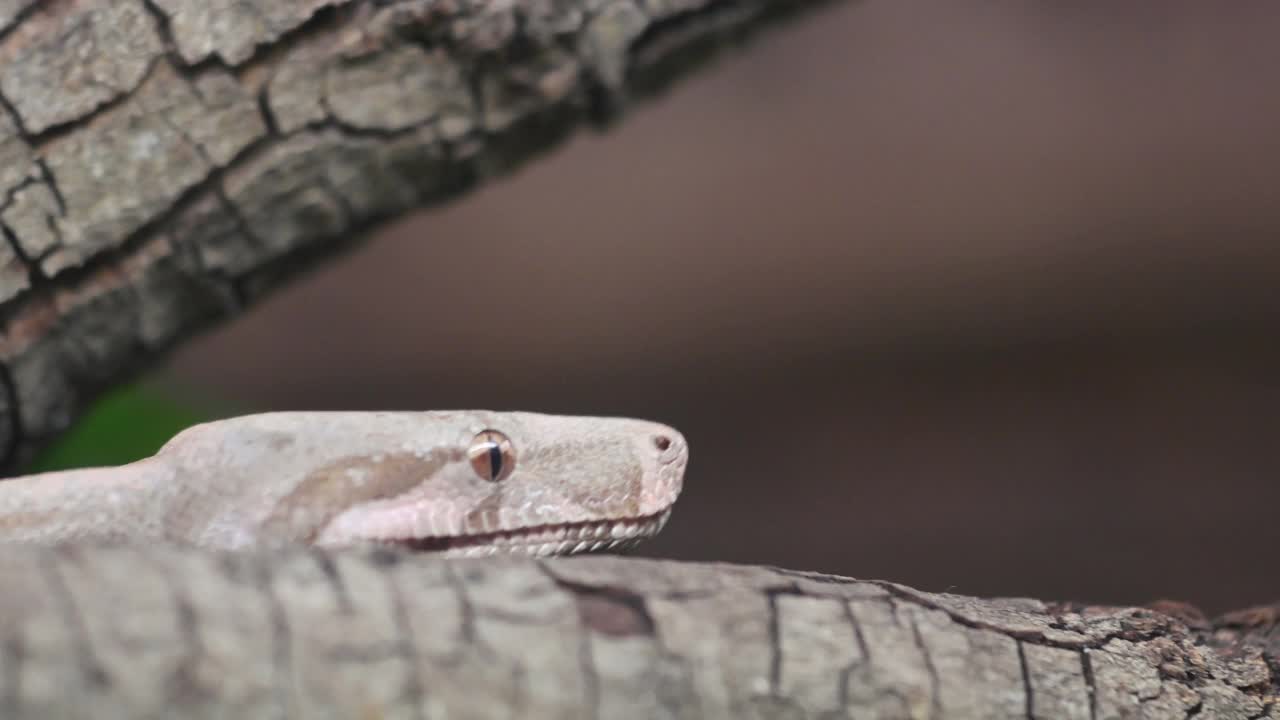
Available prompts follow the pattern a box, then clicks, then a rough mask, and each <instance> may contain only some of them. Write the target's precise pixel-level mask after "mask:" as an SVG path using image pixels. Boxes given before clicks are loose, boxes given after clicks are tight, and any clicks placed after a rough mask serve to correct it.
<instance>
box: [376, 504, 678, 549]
mask: <svg viewBox="0 0 1280 720" xmlns="http://www.w3.org/2000/svg"><path fill="white" fill-rule="evenodd" d="M670 516H671V508H667V509H665V510H661V511H659V512H657V513H654V514H652V515H646V516H642V517H637V518H617V519H611V520H589V521H584V522H569V523H556V524H551V525H535V526H531V527H524V528H518V529H515V530H506V531H499V532H492V533H473V534H468V535H454V536H446V537H428V538H404V539H399V538H385V539H381V540H379V542H380V543H381V544H384V545H391V546H394V547H400V548H404V549H407V550H413V551H416V552H430V553H439V554H440V555H442V556H444V557H487V556H490V555H531V556H535V557H540V556H547V555H571V554H574V553H581V552H591V551H595V550H616V549H621V548H626V547H630V546H632V545H635V544H636V543H638V542H640V541H641V540H644V539H645V538H648V537H651V536H653V535H655V534H656V533H657V532H658V531H659V530H661V529H662V527H663V526H664V525H666V523H667V519H668V518H670Z"/></svg>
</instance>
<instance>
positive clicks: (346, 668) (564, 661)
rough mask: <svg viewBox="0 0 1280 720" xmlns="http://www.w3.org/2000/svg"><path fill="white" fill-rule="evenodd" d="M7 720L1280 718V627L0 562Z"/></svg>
mask: <svg viewBox="0 0 1280 720" xmlns="http://www.w3.org/2000/svg"><path fill="white" fill-rule="evenodd" d="M0 572H3V576H4V577H8V578H23V579H24V581H23V582H21V583H4V584H3V586H0V649H3V651H2V652H0V713H2V714H3V715H4V717H6V718H27V717H31V718H37V717H55V716H58V717H66V716H69V715H74V714H75V713H76V712H78V711H80V712H82V711H83V708H86V707H92V708H94V711H93V714H94V717H95V718H117V717H119V718H124V717H144V716H145V717H159V716H166V715H169V714H172V711H173V710H172V709H173V708H181V709H182V714H183V716H184V717H206V716H208V717H212V716H220V717H225V716H233V717H259V716H266V715H268V714H273V715H275V714H279V715H288V716H290V717H307V718H323V717H388V718H390V717H403V718H417V717H439V716H442V715H447V716H449V717H522V718H544V717H545V718H575V717H607V718H630V717H637V718H639V717H644V718H652V717H697V718H712V717H733V718H752V717H759V718H766V717H767V718H776V717H788V718H834V717H857V718H866V717H883V718H944V717H945V718H982V719H986V718H1019V719H1022V718H1028V717H1033V718H1080V719H1082V720H1083V719H1086V718H1118V717H1151V718H1182V717H1190V716H1193V715H1199V716H1200V717H1204V718H1272V719H1273V720H1274V719H1275V718H1277V717H1280V714H1277V713H1280V684H1277V675H1276V670H1277V668H1280V632H1277V628H1280V623H1278V622H1277V621H1278V619H1280V611H1278V610H1277V609H1276V608H1274V607H1273V608H1260V609H1255V610H1253V611H1249V612H1245V613H1236V614H1233V615H1228V616H1225V617H1223V618H1219V619H1217V620H1215V621H1212V622H1209V621H1207V620H1205V619H1204V618H1202V617H1200V616H1199V615H1198V613H1196V612H1195V611H1194V610H1193V609H1190V608H1187V607H1185V606H1178V605H1165V606H1163V607H1162V608H1160V609H1153V608H1102V607H1075V606H1068V605H1048V604H1045V603H1042V602H1040V601H1037V600H1026V599H1002V600H978V599H974V598H967V597H962V596H957V595H947V594H934V593H925V592H920V591H918V590H914V589H911V588H908V587H905V586H902V585H896V584H893V583H888V582H881V581H857V580H852V579H849V578H841V577H834V576H829V575H820V574H811V573H799V572H793V571H786V570H779V569H772V568H763V567H751V566H734V565H720V564H697V563H676V562H667V561H654V560H640V559H626V558H617V557H605V556H600V557H586V558H567V559H555V560H548V561H543V562H539V561H533V560H517V559H507V560H503V559H499V560H491V561H447V560H439V559H432V558H430V557H424V556H411V555H405V554H400V553H396V552H391V551H385V550H379V551H372V552H370V551H364V552H347V553H339V554H334V555H324V554H319V553H315V552H303V551H298V552H294V553H287V554H284V555H265V554H260V555H252V554H250V555H215V554H209V553H204V552H198V551H194V550H188V549H178V548H146V549H143V548H133V549H130V548H65V549H61V550H58V551H55V552H52V553H50V552H48V551H38V550H33V549H24V548H14V547H10V548H4V549H0Z"/></svg>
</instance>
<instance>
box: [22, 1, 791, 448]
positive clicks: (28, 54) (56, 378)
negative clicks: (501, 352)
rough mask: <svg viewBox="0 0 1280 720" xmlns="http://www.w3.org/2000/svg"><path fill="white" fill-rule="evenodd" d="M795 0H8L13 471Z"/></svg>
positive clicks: (615, 113) (608, 114) (785, 7)
mask: <svg viewBox="0 0 1280 720" xmlns="http://www.w3.org/2000/svg"><path fill="white" fill-rule="evenodd" d="M792 2H793V0H522V1H521V2H472V1H471V0H445V1H443V2H441V1H439V0H401V1H399V2H373V0H305V1H300V2H288V3H282V2H275V1H274V0H253V1H252V2H244V1H237V2H230V1H229V0H219V1H217V2H209V1H208V0H98V1H96V2H73V1H70V0H68V1H67V2H48V3H36V2H30V1H29V0H7V1H6V0H0V234H3V242H0V322H3V335H2V336H0V465H4V466H6V467H7V468H9V469H12V468H13V467H15V466H18V465H20V464H21V463H22V462H23V461H24V460H25V459H27V458H28V457H29V456H30V454H31V452H32V451H33V450H34V449H36V448H38V447H39V446H40V445H42V444H44V443H46V442H47V441H48V440H49V439H51V438H53V437H54V436H56V435H57V434H58V433H59V432H61V431H62V430H64V429H66V428H67V427H68V425H69V424H70V423H71V421H72V420H73V419H74V418H75V416H76V414H77V413H78V412H79V410H80V409H81V408H82V407H83V406H84V404H85V403H86V402H87V401H88V400H89V399H91V397H92V396H93V394H94V393H95V392H96V391H98V390H99V389H100V388H102V387H104V386H106V385H108V384H109V383H111V382H113V381H117V380H119V379H120V378H121V377H123V376H125V375H127V374H128V373H130V372H131V371H133V370H135V369H136V368H137V367H138V366H139V365H140V364H142V363H144V362H145V361H147V360H148V359H149V358H151V357H153V356H154V355H156V354H157V353H159V352H161V351H163V350H164V349H165V348H166V347H169V346H171V345H172V344H173V343H174V342H176V341H178V340H180V339H181V338H182V337H183V336H184V335H187V334H189V333H190V332H192V331H193V330H195V329H197V328H199V327H202V326H205V325H208V324H209V323H211V322H215V321H217V320H219V319H222V318H226V317H228V316H230V315H233V314H235V313H236V312H238V311H240V310H241V309H242V308H243V307H244V306H245V305H246V304H248V303H250V302H252V301H253V300H254V299H256V298H257V297H258V296H260V295H261V293H262V292H264V291H265V290H267V289H269V288H270V287H271V286H272V285H274V284H276V283H277V282H278V281H279V280H281V279H283V278H284V277H285V276H287V270H288V269H289V268H290V267H293V266H295V265H297V264H298V263H299V262H300V261H303V260H306V259H309V258H311V257H313V256H315V255H316V254H317V251H320V250H324V249H328V248H332V247H335V246H338V245H340V244H341V243H342V242H343V241H345V240H348V239H349V238H351V237H352V236H353V235H355V234H357V233H358V232H359V231H361V230H362V229H364V228H367V227H368V226H369V225H371V224H372V223H375V222H377V221H379V220H380V219H385V218H387V217H390V216H393V215H396V214H398V213H403V212H405V211H407V210H409V209H411V208H414V207H417V206H421V205H424V204H429V203H432V202H439V201H441V200H443V199H446V198H448V197H450V196H452V195H453V194H455V193H457V192H460V191H463V190H465V189H467V188H468V187H471V186H473V185H475V184H476V183H477V182H482V181H484V180H486V179H488V178H490V177H492V176H494V175H495V174H499V173H501V172H503V171H504V170H506V169H508V168H510V167H512V166H514V165H515V164H517V163H518V162H519V161H521V160H523V159H524V158H526V157H527V156H528V155H529V154H531V153H533V152H536V151H539V150H542V149H545V148H548V147H551V146H552V145H554V144H555V143H556V142H558V141H559V140H560V139H561V138H563V137H564V136H565V135H566V133H567V132H568V131H570V130H572V129H573V128H574V127H575V126H576V125H579V124H581V122H582V121H584V120H591V121H604V120H607V119H611V118H613V117H616V116H617V115H618V113H619V111H620V110H622V109H623V108H624V107H625V105H626V102H627V100H628V99H629V98H631V97H635V96H637V95H639V94H643V93H645V92H647V91H649V90H652V89H654V88H656V87H658V86H659V85H661V84H662V82H664V81H665V80H666V79H668V78H670V77H671V76H672V75H673V73H674V72H676V71H683V70H685V69H686V68H688V67H691V66H692V65H693V64H695V61H697V60H700V59H702V58H704V57H705V56H706V55H707V53H706V52H705V50H707V49H714V48H716V47H718V46H720V45H723V44H725V42H726V41H728V40H731V39H733V38H735V37H736V36H737V35H738V34H740V31H742V30H745V29H748V28H751V27H754V26H756V25H757V24H759V21H762V20H763V19H765V18H767V17H774V16H777V15H779V14H780V11H783V10H786V9H788V7H789V6H790V4H791V3H792ZM442 240H444V239H434V241H442ZM431 241H433V239H430V238H426V239H424V242H431Z"/></svg>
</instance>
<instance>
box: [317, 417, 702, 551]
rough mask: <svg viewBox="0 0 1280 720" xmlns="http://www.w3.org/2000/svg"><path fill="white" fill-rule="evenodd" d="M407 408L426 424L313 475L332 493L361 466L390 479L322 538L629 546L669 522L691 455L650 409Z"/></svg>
mask: <svg viewBox="0 0 1280 720" xmlns="http://www.w3.org/2000/svg"><path fill="white" fill-rule="evenodd" d="M392 415H399V414H388V416H389V417H390V416H392ZM408 415H416V416H417V418H416V420H417V423H418V425H419V426H420V427H419V430H418V431H417V432H409V433H406V434H405V440H404V441H403V442H401V443H398V444H397V445H398V447H397V448H396V450H395V452H384V453H373V454H369V453H361V454H359V455H354V456H353V455H345V456H344V457H343V458H341V459H339V460H338V461H337V465H335V464H334V463H327V464H326V469H325V470H324V471H323V472H321V473H319V474H318V475H317V477H319V478H321V479H320V480H319V482H321V483H326V484H328V485H329V486H330V487H329V489H328V490H326V491H325V495H326V496H327V497H329V498H332V497H333V495H334V494H335V493H333V492H332V490H333V489H334V488H333V487H332V486H333V485H334V484H336V485H350V484H352V483H353V479H354V478H362V480H354V482H363V484H364V485H365V486H366V487H367V486H368V485H369V484H370V483H374V484H379V485H382V486H383V487H384V488H394V491H392V492H387V493H381V492H380V493H371V494H367V496H366V497H363V498H360V499H359V500H358V501H356V502H349V503H347V505H348V507H346V509H344V510H343V511H342V512H339V513H336V514H333V515H332V516H331V517H329V518H327V520H326V522H325V523H324V524H323V526H322V527H318V528H317V529H316V531H315V532H314V535H313V536H312V538H311V539H312V541H313V542H314V543H315V544H317V545H321V546H344V545H350V544H357V543H367V542H373V543H382V544H391V545H397V546H401V547H407V548H411V549H414V550H420V551H430V552H443V553H446V554H449V555H461V556H479V555H491V554H496V553H523V554H530V555H553V554H567V553H573V552H582V551H588V550H598V549H607V548H616V547H622V546H627V545H631V544H634V543H636V542H638V541H640V540H642V539H644V538H646V537H649V536H651V535H653V534H655V533H656V532H658V531H659V530H661V529H662V526H663V525H664V524H665V523H666V521H667V518H668V516H669V515H670V512H671V507H672V505H673V504H674V503H675V501H676V498H677V497H678V496H679V494H680V490H681V487H682V485H683V481H684V471H685V467H686V465H687V463H688V458H689V449H688V444H687V443H686V441H685V439H684V436H682V435H681V434H680V433H679V432H678V431H676V430H675V429H673V428H671V427H668V426H666V425H662V424H659V423H655V422H648V421H644V420H633V419H629V418H601V417H569V416H555V415H541V414H535V413H520V412H488V411H458V412H438V413H417V414H408ZM402 420H403V418H401V417H396V418H394V419H392V420H390V421H389V425H397V426H402V422H401V421H402ZM388 429H389V430H390V427H389V428H388ZM397 432H398V431H397ZM339 469H340V472H338V470H339ZM304 484H306V483H304ZM340 490H341V489H339V493H338V494H341V492H340ZM357 494H359V493H357Z"/></svg>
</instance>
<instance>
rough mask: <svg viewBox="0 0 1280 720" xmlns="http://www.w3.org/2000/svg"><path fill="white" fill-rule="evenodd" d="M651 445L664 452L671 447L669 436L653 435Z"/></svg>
mask: <svg viewBox="0 0 1280 720" xmlns="http://www.w3.org/2000/svg"><path fill="white" fill-rule="evenodd" d="M653 446H654V447H656V448H658V450H660V451H662V452H666V451H667V450H669V449H671V438H669V437H667V436H666V435H654V436H653Z"/></svg>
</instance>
